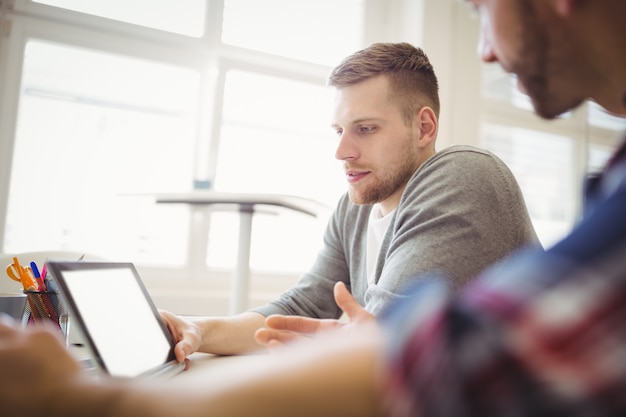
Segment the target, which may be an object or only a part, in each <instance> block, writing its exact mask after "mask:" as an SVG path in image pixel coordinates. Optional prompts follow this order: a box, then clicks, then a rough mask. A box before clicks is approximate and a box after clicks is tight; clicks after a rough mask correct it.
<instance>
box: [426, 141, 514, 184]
mask: <svg viewBox="0 0 626 417" xmlns="http://www.w3.org/2000/svg"><path fill="white" fill-rule="evenodd" d="M416 177H418V178H421V180H424V178H425V177H428V178H430V179H431V180H442V179H443V180H445V181H460V182H461V183H465V182H474V181H476V180H482V181H489V182H503V183H506V184H509V185H513V184H517V181H516V180H515V178H514V176H513V173H512V172H511V170H510V169H509V168H508V166H507V165H506V164H505V163H504V162H503V161H502V160H501V159H500V158H499V157H498V156H496V155H495V154H493V153H492V152H490V151H488V150H486V149H482V148H478V147H475V146H469V145H453V146H450V147H447V148H444V149H442V150H441V151H439V152H437V153H436V154H435V155H433V156H432V157H431V158H429V159H428V160H427V161H426V162H424V163H423V164H422V166H421V167H420V168H419V169H418V170H417V171H416V172H415V175H414V179H415V178H416ZM421 180H420V181H421Z"/></svg>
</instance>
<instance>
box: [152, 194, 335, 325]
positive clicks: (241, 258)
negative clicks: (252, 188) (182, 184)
mask: <svg viewBox="0 0 626 417" xmlns="http://www.w3.org/2000/svg"><path fill="white" fill-rule="evenodd" d="M156 202H157V204H190V205H206V206H214V208H216V209H222V210H223V209H226V210H232V209H233V208H234V209H236V210H237V211H239V242H238V251H237V265H236V267H235V271H234V280H233V285H232V291H231V301H230V314H236V313H240V312H242V311H245V310H246V308H247V302H248V291H249V290H248V287H249V279H250V239H251V237H252V216H253V214H254V210H255V208H256V206H278V207H284V208H287V209H290V210H295V211H298V212H300V213H303V214H306V215H309V216H313V217H318V216H320V215H321V214H322V213H324V212H327V211H328V210H329V207H327V206H326V205H324V204H322V203H319V202H317V201H315V200H311V199H308V198H303V197H297V196H293V195H285V194H259V193H223V192H215V191H193V192H189V193H168V194H157V195H156Z"/></svg>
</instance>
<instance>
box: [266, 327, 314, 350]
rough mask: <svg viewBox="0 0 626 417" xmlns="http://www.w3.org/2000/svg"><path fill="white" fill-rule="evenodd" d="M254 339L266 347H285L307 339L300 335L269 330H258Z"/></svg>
mask: <svg viewBox="0 0 626 417" xmlns="http://www.w3.org/2000/svg"><path fill="white" fill-rule="evenodd" d="M254 337H255V339H256V341H257V342H258V343H260V344H262V345H266V346H276V345H279V344H280V345H283V344H287V343H291V342H295V341H297V340H302V339H306V337H304V336H302V335H301V334H298V333H291V332H283V331H279V330H273V329H267V328H262V329H258V330H257V331H256V332H255V334H254Z"/></svg>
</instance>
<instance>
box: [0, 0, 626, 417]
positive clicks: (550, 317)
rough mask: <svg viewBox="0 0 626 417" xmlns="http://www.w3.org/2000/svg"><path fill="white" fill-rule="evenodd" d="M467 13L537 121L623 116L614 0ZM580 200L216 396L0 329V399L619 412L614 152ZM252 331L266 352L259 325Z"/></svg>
mask: <svg viewBox="0 0 626 417" xmlns="http://www.w3.org/2000/svg"><path fill="white" fill-rule="evenodd" d="M468 3H470V4H471V5H472V6H473V7H475V8H476V10H477V11H478V13H479V15H480V18H481V22H482V38H481V43H480V53H481V56H482V58H483V60H485V61H487V62H496V61H497V62H499V63H500V64H501V65H502V66H503V67H504V68H505V69H506V70H507V71H510V72H513V73H515V74H517V76H518V80H519V84H520V87H521V88H522V89H523V90H525V91H526V92H527V93H528V94H529V95H530V97H531V99H532V101H533V104H534V107H535V109H536V111H537V113H538V114H540V115H541V116H543V117H545V118H553V117H556V116H557V115H559V114H561V113H564V112H566V111H568V110H571V109H573V108H575V107H576V106H578V105H580V104H582V103H583V102H584V101H585V100H586V99H588V98H590V99H592V100H594V101H596V102H597V103H598V104H600V105H602V106H603V107H604V108H605V109H606V110H608V111H610V112H611V113H614V114H620V115H625V116H626V47H624V46H625V45H624V43H625V42H626V25H624V23H623V22H624V17H626V2H625V1H624V0H473V1H471V2H468ZM585 202H586V209H585V213H584V216H583V218H582V219H581V221H580V223H579V224H578V225H577V226H576V227H575V228H574V230H573V231H572V233H571V234H570V235H568V236H567V237H566V238H565V239H563V240H562V241H561V242H559V243H557V244H556V245H555V246H554V247H552V248H549V249H548V250H546V251H545V252H543V251H540V250H529V251H527V252H525V253H523V254H519V255H515V256H514V257H512V258H510V259H508V260H506V261H504V262H501V263H499V264H498V265H494V266H493V267H492V268H490V269H489V270H487V271H485V272H484V273H482V274H481V276H480V277H479V278H478V280H476V281H474V282H473V283H471V284H469V286H468V287H466V288H465V289H463V290H462V291H461V292H460V293H457V294H454V295H453V294H451V292H450V291H449V290H448V288H447V286H446V284H445V281H443V280H440V279H439V278H437V277H434V276H433V277H431V279H423V280H421V282H420V284H419V287H418V288H413V289H412V290H411V291H410V293H409V294H408V298H407V300H406V302H403V303H402V304H401V305H399V306H398V307H396V308H393V309H392V311H390V312H389V314H388V316H387V317H386V319H384V320H382V321H381V323H380V325H379V326H375V325H373V324H372V323H371V322H368V323H369V324H364V325H362V326H352V327H350V328H349V329H348V330H342V331H339V332H329V333H326V332H323V333H321V334H319V335H318V336H317V337H315V338H313V339H312V340H310V341H307V342H301V343H295V344H289V345H286V346H284V347H282V348H279V349H278V352H279V353H277V354H276V355H267V356H263V358H266V359H267V361H268V366H267V367H266V368H265V369H259V370H257V371H250V372H246V374H245V375H232V378H231V379H230V380H228V381H224V382H223V383H222V384H220V386H198V384H195V385H194V386H191V387H186V389H185V390H183V389H180V387H178V388H176V387H173V386H171V385H169V384H165V385H150V386H148V385H144V384H142V383H139V382H134V381H124V382H121V381H110V380H104V381H100V382H91V381H87V380H86V379H85V378H84V376H83V375H82V373H81V372H80V371H79V369H78V365H77V364H76V362H74V361H73V360H72V359H71V358H70V357H69V356H68V355H67V354H66V353H65V351H64V349H63V348H62V347H61V344H60V343H58V341H56V340H55V336H54V334H52V333H50V332H47V331H45V330H36V329H35V330H30V331H24V330H19V329H17V328H15V327H13V326H11V325H7V324H4V325H0V369H1V370H2V372H0V404H2V407H3V411H4V410H8V412H9V414H10V412H11V411H20V412H21V414H20V415H41V416H50V415H87V414H89V415H103V416H104V415H111V416H113V415H115V416H135V415H142V416H177V417H184V416H211V415H215V416H252V415H261V416H265V415H267V416H274V417H276V416H294V415H297V416H324V417H326V416H331V415H342V416H361V417H363V416H376V415H386V416H388V415H391V416H621V415H626V400H625V399H624V392H626V349H625V348H624V346H626V263H625V262H624V258H625V257H626V221H624V217H625V213H626V143H622V145H621V146H620V147H619V149H618V150H617V151H616V153H615V154H614V157H613V158H612V159H611V161H610V162H609V163H608V164H607V166H606V168H605V170H604V171H603V172H601V173H599V175H598V176H595V177H593V178H591V179H590V180H589V181H588V183H587V184H586V200H585ZM347 301H349V302H347V303H346V304H343V302H340V304H342V305H341V307H342V308H344V309H345V310H346V313H347V314H348V315H351V314H352V315H357V314H358V313H359V308H360V307H359V306H358V304H357V305H355V304H351V303H352V302H353V301H354V300H350V299H348V300H347ZM259 337H260V338H262V339H263V340H265V341H266V342H267V343H270V344H272V340H273V338H272V330H271V329H268V330H264V331H261V332H260V334H259ZM25 370H28V372H25ZM32 393H37V395H33V394H32Z"/></svg>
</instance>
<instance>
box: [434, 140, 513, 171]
mask: <svg viewBox="0 0 626 417" xmlns="http://www.w3.org/2000/svg"><path fill="white" fill-rule="evenodd" d="M453 163H454V164H465V165H471V164H474V165H477V166H494V167H495V166H505V164H504V162H502V160H501V159H500V158H498V157H497V156H496V155H494V154H493V153H491V152H489V151H488V150H486V149H482V148H478V147H476V146H470V145H452V146H449V147H447V148H444V149H442V150H441V151H439V152H437V153H436V154H435V155H433V156H432V157H431V158H429V159H428V160H427V161H426V162H425V163H424V165H423V166H424V168H428V167H429V166H431V165H442V164H453Z"/></svg>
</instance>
